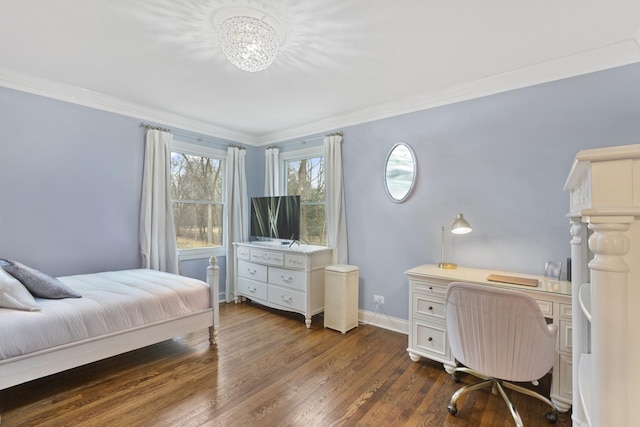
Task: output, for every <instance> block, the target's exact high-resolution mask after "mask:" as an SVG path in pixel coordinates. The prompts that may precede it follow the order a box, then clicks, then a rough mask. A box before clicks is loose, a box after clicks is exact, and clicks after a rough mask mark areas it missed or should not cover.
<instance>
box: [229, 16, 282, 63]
mask: <svg viewBox="0 0 640 427" xmlns="http://www.w3.org/2000/svg"><path fill="white" fill-rule="evenodd" d="M265 18H266V17H263V18H262V19H258V18H255V17H252V16H231V17H229V18H226V19H224V20H223V21H222V22H221V23H220V25H219V26H218V38H219V40H220V46H221V47H222V51H223V52H224V54H225V56H226V57H227V59H228V60H229V62H231V63H232V64H233V65H235V66H236V67H238V68H240V69H241V70H243V71H249V72H251V73H254V72H257V71H262V70H265V69H267V68H269V66H270V65H271V64H273V61H274V60H275V59H276V56H278V49H279V48H280V35H279V34H278V31H277V30H276V28H275V27H274V26H273V25H271V24H270V23H268V22H267V21H266V19H265Z"/></svg>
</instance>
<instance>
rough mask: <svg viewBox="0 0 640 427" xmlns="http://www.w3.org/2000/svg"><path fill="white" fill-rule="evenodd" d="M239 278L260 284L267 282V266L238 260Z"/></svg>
mask: <svg viewBox="0 0 640 427" xmlns="http://www.w3.org/2000/svg"><path fill="white" fill-rule="evenodd" d="M238 277H246V278H248V279H253V280H257V281H259V282H266V281H267V266H266V265H260V264H254V263H251V262H247V261H242V260H238Z"/></svg>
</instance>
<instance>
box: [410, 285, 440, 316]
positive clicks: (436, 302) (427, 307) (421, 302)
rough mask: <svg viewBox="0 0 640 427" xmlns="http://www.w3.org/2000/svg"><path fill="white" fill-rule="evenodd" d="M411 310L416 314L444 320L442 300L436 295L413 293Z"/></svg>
mask: <svg viewBox="0 0 640 427" xmlns="http://www.w3.org/2000/svg"><path fill="white" fill-rule="evenodd" d="M413 312H414V313H415V314H417V315H422V316H428V317H436V318H438V319H442V320H444V300H443V299H442V298H438V296H431V295H424V294H421V293H417V292H415V293H414V294H413Z"/></svg>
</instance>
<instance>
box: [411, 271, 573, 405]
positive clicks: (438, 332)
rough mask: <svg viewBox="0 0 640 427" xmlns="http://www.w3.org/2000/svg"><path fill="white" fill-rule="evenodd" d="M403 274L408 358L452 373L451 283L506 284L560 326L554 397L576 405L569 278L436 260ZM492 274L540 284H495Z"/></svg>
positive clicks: (554, 365)
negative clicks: (428, 361)
mask: <svg viewBox="0 0 640 427" xmlns="http://www.w3.org/2000/svg"><path fill="white" fill-rule="evenodd" d="M405 274H406V275H407V276H408V278H409V347H408V348H407V351H408V352H409V357H410V358H411V360H413V361H414V362H417V361H418V360H420V359H421V358H423V357H424V358H427V359H431V360H435V361H437V362H441V363H443V364H444V367H445V369H446V370H447V372H449V373H451V372H453V368H454V367H455V366H456V361H455V360H454V358H453V356H452V355H451V350H450V349H449V341H448V338H447V324H446V321H445V317H444V313H445V310H444V304H445V297H446V292H447V286H448V285H449V283H451V282H470V283H478V284H481V285H485V286H497V287H508V288H511V289H517V290H519V291H521V292H525V293H527V294H529V295H531V296H532V297H533V298H534V299H535V300H536V302H537V303H538V305H539V306H540V309H541V310H542V313H543V314H544V316H545V317H546V318H548V319H550V320H551V321H552V322H553V323H554V324H556V325H558V345H557V349H558V351H557V354H556V360H555V362H554V364H553V376H552V382H551V400H553V402H554V403H555V404H556V406H557V407H558V409H559V410H560V411H568V410H569V408H570V407H571V403H572V357H571V354H572V310H571V284H570V283H569V282H565V281H560V280H551V279H546V278H544V277H541V276H531V275H524V274H517V273H511V272H501V271H495V270H482V269H477V268H464V267H459V268H457V269H455V270H447V269H441V268H438V266H437V265H433V264H426V265H421V266H419V267H415V268H412V269H411V270H408V271H406V272H405ZM490 274H500V275H504V276H518V277H522V278H527V279H535V280H537V281H538V286H537V287H531V286H523V285H515V284H508V283H496V282H491V281H489V280H487V276H489V275H490Z"/></svg>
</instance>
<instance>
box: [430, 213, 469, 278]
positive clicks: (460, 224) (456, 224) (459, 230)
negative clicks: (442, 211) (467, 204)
mask: <svg viewBox="0 0 640 427" xmlns="http://www.w3.org/2000/svg"><path fill="white" fill-rule="evenodd" d="M449 224H451V232H452V233H453V234H467V233H470V232H471V226H470V225H469V223H468V222H467V220H466V219H464V218H463V217H462V214H461V213H459V214H457V215H456V219H454V220H453V221H451V222H449V223H447V224H445V225H443V226H442V240H441V243H440V264H438V267H440V268H446V269H448V270H453V269H456V268H458V265H457V264H454V263H452V262H444V228H445V227H446V226H447V225H449Z"/></svg>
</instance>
